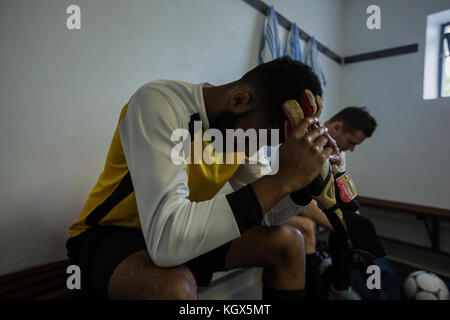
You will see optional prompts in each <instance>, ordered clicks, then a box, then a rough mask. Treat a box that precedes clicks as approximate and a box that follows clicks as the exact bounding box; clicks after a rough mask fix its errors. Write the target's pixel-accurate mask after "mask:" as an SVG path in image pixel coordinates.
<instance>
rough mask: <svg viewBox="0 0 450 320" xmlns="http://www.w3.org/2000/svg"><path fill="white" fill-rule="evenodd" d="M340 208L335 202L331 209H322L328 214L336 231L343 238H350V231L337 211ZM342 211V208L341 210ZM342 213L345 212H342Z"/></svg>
mask: <svg viewBox="0 0 450 320" xmlns="http://www.w3.org/2000/svg"><path fill="white" fill-rule="evenodd" d="M337 209H340V208H339V205H337V204H335V205H334V206H332V207H331V208H329V209H323V210H322V211H323V212H324V213H325V215H326V216H327V218H328V220H329V221H330V223H331V225H332V226H333V229H334V232H335V233H336V234H337V235H339V236H340V237H341V238H343V240H347V239H348V233H347V231H346V230H345V228H344V225H343V224H342V222H341V220H340V219H339V217H338V215H337V213H336V212H335V211H336V210H337ZM341 211H342V210H341ZM342 214H344V213H343V212H342Z"/></svg>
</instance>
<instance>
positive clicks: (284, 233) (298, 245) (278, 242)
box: [272, 224, 304, 263]
mask: <svg viewBox="0 0 450 320" xmlns="http://www.w3.org/2000/svg"><path fill="white" fill-rule="evenodd" d="M274 232H275V233H274V235H273V237H272V241H273V243H272V244H273V247H272V249H273V251H274V252H273V255H272V257H273V258H274V261H275V263H284V262H286V261H289V260H292V259H294V258H297V257H299V256H301V255H303V252H304V239H303V235H302V233H301V232H300V230H298V229H296V228H294V227H291V226H289V225H286V224H285V225H281V226H279V227H277V228H276V229H275V230H274Z"/></svg>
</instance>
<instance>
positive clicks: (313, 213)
mask: <svg viewBox="0 0 450 320" xmlns="http://www.w3.org/2000/svg"><path fill="white" fill-rule="evenodd" d="M300 215H302V216H304V217H308V218H311V219H312V220H313V221H314V222H315V223H317V224H318V225H320V226H322V227H325V228H327V229H329V230H331V231H333V227H332V226H331V224H330V221H328V218H327V216H326V215H325V213H323V211H322V210H321V209H320V208H319V207H318V206H317V202H316V201H315V200H312V201H311V203H310V204H309V206H308V207H306V208H305V209H304V210H303V211H302V212H300Z"/></svg>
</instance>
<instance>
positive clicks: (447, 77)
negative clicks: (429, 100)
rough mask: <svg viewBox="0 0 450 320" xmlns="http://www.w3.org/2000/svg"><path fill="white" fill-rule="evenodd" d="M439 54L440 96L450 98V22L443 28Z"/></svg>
mask: <svg viewBox="0 0 450 320" xmlns="http://www.w3.org/2000/svg"><path fill="white" fill-rule="evenodd" d="M440 48H441V49H440V54H439V96H440V97H450V22H448V23H446V24H443V25H442V28H441V41H440Z"/></svg>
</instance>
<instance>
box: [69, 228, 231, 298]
mask: <svg viewBox="0 0 450 320" xmlns="http://www.w3.org/2000/svg"><path fill="white" fill-rule="evenodd" d="M229 246H230V242H228V243H227V244H225V245H223V246H221V247H218V248H217V249H214V250H212V251H210V252H207V253H205V254H203V255H201V256H199V257H197V258H194V259H192V260H190V261H188V262H186V263H185V264H184V265H185V266H187V267H188V268H189V269H190V270H191V272H192V274H193V275H194V278H195V280H196V282H197V285H198V286H201V287H205V286H208V285H209V284H210V282H211V279H212V276H213V273H214V272H217V271H224V270H225V257H226V254H227V252H228V249H229ZM66 248H67V253H68V256H69V260H70V263H71V264H75V265H78V266H79V267H80V269H81V288H82V290H83V292H84V293H85V295H86V296H88V297H89V298H98V299H108V283H109V279H110V278H111V276H112V274H113V272H114V270H115V269H116V267H117V266H118V265H119V264H120V263H121V262H122V261H123V260H125V259H126V258H127V257H129V256H130V255H132V254H133V253H135V252H138V251H140V250H147V246H146V244H145V240H144V236H143V234H142V231H140V230H137V229H132V228H126V227H120V226H94V227H90V228H89V229H88V230H86V231H84V232H83V233H81V234H80V235H78V236H76V237H74V238H70V239H68V240H67V243H66Z"/></svg>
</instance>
